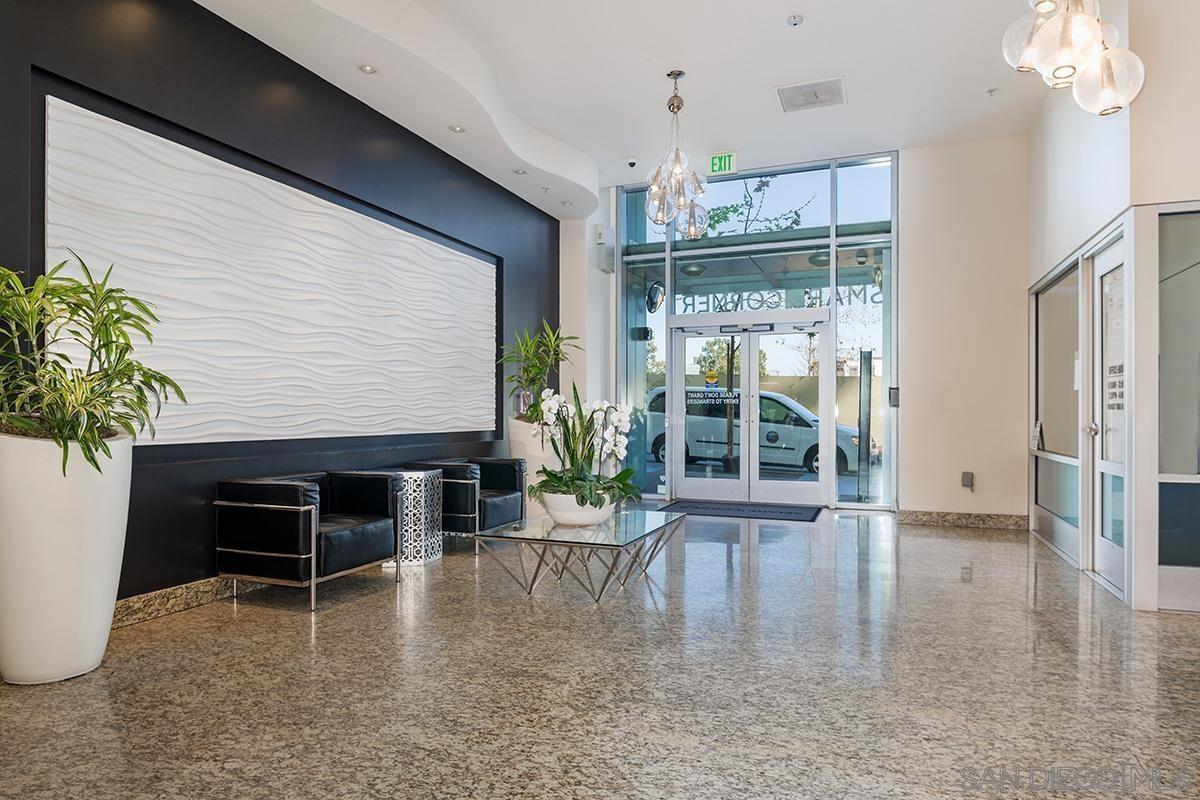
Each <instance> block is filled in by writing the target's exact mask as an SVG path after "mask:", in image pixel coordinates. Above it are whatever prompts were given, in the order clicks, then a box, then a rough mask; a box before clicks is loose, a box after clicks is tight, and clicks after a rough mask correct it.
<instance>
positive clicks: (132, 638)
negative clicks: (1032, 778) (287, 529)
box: [0, 513, 1200, 800]
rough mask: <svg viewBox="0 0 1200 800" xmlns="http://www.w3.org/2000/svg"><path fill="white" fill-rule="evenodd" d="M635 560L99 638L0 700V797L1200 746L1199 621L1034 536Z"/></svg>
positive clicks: (829, 784)
mask: <svg viewBox="0 0 1200 800" xmlns="http://www.w3.org/2000/svg"><path fill="white" fill-rule="evenodd" d="M651 574H652V581H651V582H650V583H648V584H647V583H645V582H642V583H639V584H637V585H633V584H631V585H630V586H629V587H627V588H626V589H625V590H624V591H621V592H616V593H614V594H612V595H611V596H609V597H606V599H605V600H604V602H603V603H602V604H601V605H599V606H595V605H592V603H591V602H590V601H588V600H587V599H586V598H585V596H584V594H583V592H582V590H580V589H579V587H577V586H573V585H569V584H568V583H567V582H564V583H563V584H561V586H560V585H556V584H553V583H546V584H543V585H542V586H541V587H540V588H539V589H538V592H537V593H536V594H535V595H534V596H533V597H532V598H529V597H525V596H523V595H521V594H520V592H519V590H518V589H517V587H516V585H515V584H514V583H513V581H512V579H511V578H509V576H507V575H505V574H504V573H503V571H502V570H501V569H500V568H499V567H498V566H497V565H496V564H494V563H492V562H491V561H489V560H480V561H478V562H476V560H475V558H474V557H472V556H471V555H469V554H466V553H453V554H450V555H447V556H446V557H445V558H444V559H443V560H442V561H441V562H440V563H438V564H435V565H432V566H430V567H427V568H425V569H420V568H417V569H413V570H406V571H405V572H404V573H403V581H402V583H401V584H400V585H399V586H397V585H396V584H394V583H393V582H392V581H393V576H392V574H390V573H384V574H381V573H379V572H376V573H366V574H363V575H359V576H354V577H350V578H346V579H344V580H340V581H337V582H335V583H332V584H330V585H328V586H327V587H325V588H323V589H322V608H321V610H320V611H319V612H318V613H317V614H316V615H315V616H310V615H309V614H308V613H307V611H306V607H305V603H306V595H305V594H304V592H300V591H287V590H282V589H268V590H267V591H264V592H258V593H255V594H252V595H249V596H246V597H244V598H243V599H242V600H240V601H239V602H238V603H237V604H236V605H235V604H234V603H233V602H232V601H224V602H219V603H214V604H211V605H208V606H204V607H202V608H198V609H194V610H192V611H187V612H183V613H180V614H176V615H173V616H170V617H164V618H162V619H158V620H154V621H152V622H148V623H144V624H140V625H134V626H132V627H129V628H123V629H120V630H117V631H115V632H114V634H113V638H112V644H111V645H110V648H109V653H108V658H107V660H106V662H105V664H104V666H103V667H102V668H101V669H100V670H99V671H97V672H94V673H92V674H91V675H88V676H85V677H82V678H78V679H75V680H72V681H68V682H66V683H63V684H59V685H56V686H48V687H37V688H19V687H9V686H5V687H2V688H0V720H2V721H3V733H2V735H0V774H3V775H4V778H3V780H2V781H0V796H2V797H6V798H7V797H12V798H17V797H19V798H27V799H30V800H32V798H55V800H60V799H61V798H69V797H88V798H94V799H97V800H98V799H99V798H160V797H180V798H209V797H212V798H229V797H270V798H326V797H328V798H334V797H336V798H358V797H389V798H402V797H403V798H408V797H421V798H426V797H446V798H458V797H473V798H513V797H522V798H524V797H546V798H642V797H646V798H805V797H814V798H817V797H819V798H842V797H847V798H878V797H913V798H934V797H963V796H964V793H963V789H964V773H963V770H975V771H976V772H974V773H972V772H967V773H966V780H967V781H968V784H969V785H973V786H977V787H979V788H980V792H979V793H977V794H976V795H974V796H981V797H1026V796H1038V797H1043V796H1059V795H1046V794H1044V793H1035V794H1033V795H1031V794H1030V793H1029V790H1027V789H1021V790H1015V789H1012V787H1011V785H1010V786H1009V790H1008V791H1007V792H1004V793H998V792H996V791H994V789H995V788H996V787H997V786H999V783H993V784H988V783H986V782H985V781H986V779H987V777H988V776H991V777H992V779H993V781H998V780H999V776H1000V775H1001V774H1002V773H1000V772H999V769H1000V768H1005V769H1007V770H1008V771H1009V772H1008V774H1009V775H1010V776H1011V775H1019V774H1020V773H1019V772H1018V771H1020V770H1024V771H1025V772H1026V777H1027V773H1028V770H1030V769H1035V770H1036V769H1043V768H1051V767H1054V766H1059V767H1081V768H1118V767H1121V766H1122V765H1140V766H1142V767H1146V768H1159V769H1161V770H1164V773H1163V776H1164V777H1172V776H1174V775H1175V774H1176V773H1174V772H1171V771H1174V770H1179V769H1181V768H1185V767H1193V768H1194V767H1195V766H1196V765H1197V764H1200V618H1196V617H1192V616H1186V615H1177V614H1132V613H1130V612H1128V611H1126V610H1125V609H1124V607H1122V606H1121V605H1120V604H1119V603H1118V602H1117V601H1116V600H1115V599H1113V598H1112V597H1111V596H1110V595H1108V594H1107V593H1106V592H1105V591H1104V590H1103V589H1100V588H1098V587H1097V586H1095V585H1094V584H1093V583H1092V582H1091V581H1089V580H1088V579H1086V578H1083V577H1081V576H1080V575H1079V574H1078V573H1077V572H1075V571H1074V570H1072V569H1071V568H1070V567H1068V566H1067V565H1066V564H1064V563H1063V562H1062V561H1060V560H1058V559H1057V558H1056V557H1055V556H1053V555H1052V554H1050V553H1049V551H1048V550H1047V549H1046V548H1045V547H1043V546H1041V545H1038V544H1034V543H1031V541H1030V540H1029V538H1028V537H1027V536H1026V535H1023V534H1019V533H1012V532H987V531H956V530H946V529H937V530H935V529H922V528H913V527H904V528H902V529H901V530H900V531H899V533H897V530H896V528H895V526H894V524H893V522H892V520H891V518H889V517H886V516H872V515H853V514H846V513H837V514H835V513H826V514H823V515H822V517H821V518H820V520H819V521H818V522H817V523H816V524H812V525H803V524H796V523H781V522H757V521H743V520H705V519H700V518H691V519H689V521H688V523H687V529H686V536H685V537H678V538H677V539H676V540H675V541H674V543H673V544H672V546H671V548H670V549H669V550H668V551H667V552H666V553H665V554H664V556H663V558H662V559H661V560H660V561H659V562H658V563H656V564H655V565H654V567H653V569H652V570H651ZM989 769H991V770H992V771H991V772H988V771H987V770H989ZM1195 792H1196V789H1195V787H1193V788H1192V789H1190V790H1188V791H1187V792H1185V793H1180V794H1172V793H1169V792H1161V793H1159V794H1158V795H1156V794H1154V793H1153V792H1146V790H1142V792H1139V793H1138V794H1136V795H1135V796H1147V797H1149V796H1166V797H1171V796H1181V797H1182V796H1189V797H1195V796H1196V794H1195ZM1114 795H1115V792H1113V791H1111V790H1108V791H1095V792H1092V791H1084V792H1072V793H1070V794H1069V795H1061V796H1070V797H1113V796H1114ZM966 796H971V795H970V794H967V795H966Z"/></svg>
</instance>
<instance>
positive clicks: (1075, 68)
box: [1001, 0, 1146, 117]
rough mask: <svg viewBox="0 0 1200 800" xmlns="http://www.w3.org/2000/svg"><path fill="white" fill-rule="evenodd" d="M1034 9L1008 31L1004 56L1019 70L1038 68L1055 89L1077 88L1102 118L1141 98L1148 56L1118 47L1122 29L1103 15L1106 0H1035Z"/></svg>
mask: <svg viewBox="0 0 1200 800" xmlns="http://www.w3.org/2000/svg"><path fill="white" fill-rule="evenodd" d="M1029 6H1030V8H1031V11H1029V13H1027V14H1024V15H1022V16H1021V17H1020V18H1018V19H1016V20H1014V21H1013V22H1012V24H1011V25H1009V26H1008V29H1007V30H1006V31H1005V32H1004V39H1003V42H1002V48H1001V49H1002V52H1003V54H1004V60H1005V61H1006V62H1008V65H1009V66H1010V67H1012V68H1013V69H1015V70H1016V71H1017V72H1023V73H1028V72H1037V73H1039V74H1040V75H1041V77H1042V80H1043V81H1045V83H1046V85H1047V86H1049V87H1050V88H1052V89H1072V91H1073V94H1074V97H1075V102H1076V103H1078V104H1079V106H1080V107H1081V108H1083V109H1084V110H1086V111H1089V112H1091V113H1093V114H1098V115H1099V116H1102V117H1107V116H1111V115H1112V114H1116V113H1118V112H1120V111H1122V110H1123V109H1125V108H1126V107H1128V106H1129V104H1130V103H1132V102H1133V101H1134V99H1135V98H1137V96H1138V93H1139V92H1141V90H1142V86H1143V84H1144V83H1145V80H1146V69H1145V66H1144V65H1143V64H1142V60H1141V59H1140V58H1138V57H1137V55H1135V54H1134V53H1133V52H1131V51H1129V50H1126V49H1122V48H1119V47H1117V46H1116V45H1117V43H1118V41H1119V33H1118V31H1117V29H1116V26H1114V25H1113V24H1111V23H1107V22H1101V20H1100V0H1029Z"/></svg>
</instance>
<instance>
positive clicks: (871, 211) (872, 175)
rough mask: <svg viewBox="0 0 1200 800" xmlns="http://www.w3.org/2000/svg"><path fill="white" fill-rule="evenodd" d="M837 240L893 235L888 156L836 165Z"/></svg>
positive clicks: (890, 168) (889, 160)
mask: <svg viewBox="0 0 1200 800" xmlns="http://www.w3.org/2000/svg"><path fill="white" fill-rule="evenodd" d="M837 232H838V236H868V235H869V236H874V235H877V234H884V233H891V232H892V159H891V158H890V157H888V156H884V157H882V158H871V159H866V160H863V161H859V162H855V163H850V164H846V163H841V164H838V169H837Z"/></svg>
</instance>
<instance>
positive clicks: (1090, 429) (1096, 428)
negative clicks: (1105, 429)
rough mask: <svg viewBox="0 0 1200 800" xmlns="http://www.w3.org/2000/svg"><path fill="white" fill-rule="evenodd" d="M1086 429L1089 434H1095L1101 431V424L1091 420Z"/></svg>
mask: <svg viewBox="0 0 1200 800" xmlns="http://www.w3.org/2000/svg"><path fill="white" fill-rule="evenodd" d="M1084 430H1085V431H1087V432H1088V435H1089V436H1095V435H1097V434H1098V433H1100V426H1099V425H1097V424H1096V423H1094V422H1089V423H1088V425H1087V427H1086V428H1084Z"/></svg>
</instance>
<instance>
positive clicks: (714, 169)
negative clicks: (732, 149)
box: [708, 153, 737, 175]
mask: <svg viewBox="0 0 1200 800" xmlns="http://www.w3.org/2000/svg"><path fill="white" fill-rule="evenodd" d="M735 172H737V154H736V153H713V154H712V155H711V156H709V157H708V174H709V175H732V174H733V173H735Z"/></svg>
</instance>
